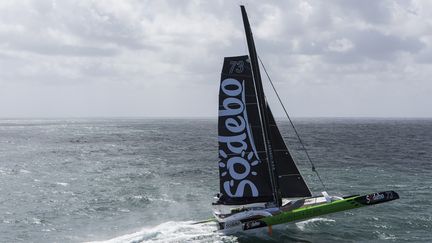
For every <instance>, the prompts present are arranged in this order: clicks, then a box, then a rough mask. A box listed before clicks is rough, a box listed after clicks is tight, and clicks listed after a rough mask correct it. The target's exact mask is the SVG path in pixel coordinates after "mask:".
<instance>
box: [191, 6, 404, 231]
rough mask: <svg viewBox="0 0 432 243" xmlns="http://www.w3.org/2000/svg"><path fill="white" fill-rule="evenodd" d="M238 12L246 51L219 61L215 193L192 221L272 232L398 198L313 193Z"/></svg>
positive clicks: (389, 193)
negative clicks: (208, 212)
mask: <svg viewBox="0 0 432 243" xmlns="http://www.w3.org/2000/svg"><path fill="white" fill-rule="evenodd" d="M241 12H242V17H243V24H244V28H245V33H246V40H247V45H248V50H249V55H244V56H234V57H225V60H224V64H223V68H222V75H221V84H220V93H219V118H218V119H219V120H218V140H219V159H220V161H219V175H220V193H218V195H217V196H216V202H215V203H213V207H214V218H212V219H209V220H206V221H201V222H197V223H203V222H208V221H216V222H217V224H218V227H219V230H220V231H222V232H224V233H233V232H238V231H247V230H251V229H256V228H261V227H268V230H269V233H270V234H271V232H272V228H271V226H272V225H278V224H284V223H289V222H293V221H299V220H305V219H308V218H313V217H317V216H321V215H325V214H330V213H335V212H341V211H345V210H350V209H355V208H360V207H365V206H370V205H375V204H379V203H384V202H388V201H392V200H395V199H398V198H399V195H398V194H397V193H396V192H394V191H383V192H377V193H372V194H367V195H363V196H359V195H354V196H347V197H338V196H330V195H328V193H327V192H325V191H323V192H322V193H321V194H322V195H320V196H312V193H311V191H310V190H309V187H308V186H307V184H306V182H305V181H304V179H303V177H302V175H301V174H300V171H299V170H298V168H297V166H296V164H295V162H294V159H293V157H292V156H291V153H290V152H289V150H288V148H287V146H286V145H285V142H284V140H283V138H282V135H281V134H280V132H279V129H278V126H277V124H276V122H275V119H274V116H273V114H272V112H271V110H270V107H269V105H268V103H267V100H266V97H265V95H264V89H263V85H262V80H261V74H260V67H259V63H258V56H257V53H256V50H255V44H254V41H253V37H252V31H251V28H250V24H249V20H248V17H247V14H246V10H245V8H244V6H241ZM264 71H265V69H264ZM266 73H267V72H266ZM269 81H270V82H271V79H270V78H269ZM272 86H273V84H272ZM275 91H276V90H275ZM276 94H277V93H276ZM278 98H279V96H278ZM284 110H285V108H284ZM287 117H288V119H289V121H290V122H291V119H290V118H289V116H288V114H287ZM291 124H292V122H291ZM292 126H293V128H294V131H295V133H296V135H297V137H298V138H299V141H300V143H301V145H302V146H303V148H304V145H303V143H302V141H301V139H300V137H299V136H298V133H297V130H296V129H295V127H294V125H293V124H292ZM304 149H305V148H304ZM305 152H306V155H307V157H308V159H309V161H310V163H311V165H312V170H313V171H314V172H315V173H316V174H317V176H318V178H319V180H320V181H321V182H322V180H321V178H320V177H319V174H318V172H317V171H316V169H315V166H314V165H313V162H312V160H310V157H309V155H308V154H307V151H306V150H305ZM323 187H324V184H323ZM324 188H325V187H324Z"/></svg>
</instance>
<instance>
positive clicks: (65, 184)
mask: <svg viewBox="0 0 432 243" xmlns="http://www.w3.org/2000/svg"><path fill="white" fill-rule="evenodd" d="M55 184H56V185H59V186H68V185H69V183H66V182H56V183H55Z"/></svg>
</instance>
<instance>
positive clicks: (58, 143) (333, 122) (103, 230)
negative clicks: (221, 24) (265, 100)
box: [0, 118, 432, 243]
mask: <svg viewBox="0 0 432 243" xmlns="http://www.w3.org/2000/svg"><path fill="white" fill-rule="evenodd" d="M278 124H279V127H280V130H281V132H282V134H283V136H284V138H285V141H286V143H287V144H288V147H289V148H290V150H291V153H292V154H293V156H294V157H295V159H296V162H297V164H298V167H299V168H300V170H301V172H302V174H303V175H304V177H305V180H306V181H307V183H308V185H309V187H310V188H311V190H312V191H313V192H314V194H320V193H321V191H323V190H324V187H323V186H322V185H321V184H320V183H319V180H318V179H317V177H316V175H315V174H314V173H313V172H312V170H311V166H310V164H309V162H308V160H307V158H306V156H305V153H304V150H302V147H301V145H300V143H299V141H298V139H297V138H296V137H295V135H294V133H293V130H292V128H291V127H290V124H289V123H288V122H287V121H286V120H279V121H278ZM294 124H295V125H296V127H297V130H298V132H299V134H300V136H301V138H302V139H303V142H304V144H305V146H306V148H307V150H308V152H309V154H310V156H311V159H312V161H313V162H314V164H315V166H316V168H317V170H318V172H319V173H320V176H321V177H322V179H323V182H324V184H325V189H326V190H327V192H328V193H329V194H331V195H341V196H342V195H352V194H367V193H373V192H379V191H385V190H394V191H396V192H398V193H399V195H400V199H399V200H395V201H391V202H388V203H384V204H379V205H374V206H371V207H365V208H360V209H355V210H351V211H346V212H340V213H335V214H330V215H326V216H321V217H318V218H314V219H309V220H306V221H301V222H295V223H289V224H285V225H281V226H278V227H275V228H274V229H273V234H272V235H271V236H270V235H268V234H267V231H266V230H265V229H264V230H263V231H257V232H254V233H253V234H239V235H223V234H220V233H218V232H216V226H215V224H214V223H208V224H193V222H195V221H198V220H205V219H208V218H209V217H211V213H212V207H211V203H212V202H213V200H214V199H213V196H214V195H215V194H216V193H217V192H218V190H219V179H218V147H217V146H218V144H217V121H216V119H174V118H164V119H147V118H146V119H144V118H143V119H138V118H136V119H135V118H121V119H120V118H98V119H96V118H92V119H84V118H82V119H1V120H0V242H136V243H137V242H432V203H431V200H432V192H431V191H432V119H383V118H380V119H374V118H367V119H366V118H362V119H359V118H302V119H300V118H299V119H294Z"/></svg>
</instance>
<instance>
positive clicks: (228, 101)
mask: <svg viewBox="0 0 432 243" xmlns="http://www.w3.org/2000/svg"><path fill="white" fill-rule="evenodd" d="M221 90H222V92H223V93H224V94H225V95H227V96H228V97H226V98H225V99H224V100H223V101H222V107H223V109H222V108H220V110H219V117H221V118H222V119H225V120H224V125H225V127H226V129H227V130H228V131H230V132H231V133H232V135H230V136H219V143H225V144H226V148H227V149H228V151H221V152H220V153H221V156H222V157H223V159H222V160H223V161H220V162H219V166H220V167H221V168H226V169H227V171H228V174H229V178H226V181H225V182H224V183H223V188H224V190H225V192H226V194H227V195H228V196H229V197H242V196H243V195H244V192H245V187H246V186H249V188H250V190H251V192H252V196H253V197H258V196H259V192H258V189H257V187H256V186H255V184H254V183H253V182H252V181H250V180H248V179H246V178H247V177H248V176H249V175H250V173H251V172H252V171H251V162H250V160H252V159H253V158H254V156H253V154H252V153H253V152H252V151H250V148H248V143H247V142H246V139H248V133H247V130H246V129H247V128H248V121H247V119H245V112H246V109H245V108H246V107H245V101H244V100H243V99H244V98H243V97H244V92H245V90H244V86H243V85H242V84H241V83H240V82H239V81H238V80H236V79H233V78H227V79H224V80H223V81H222V83H221ZM240 95H241V96H240ZM239 96H240V97H241V98H239ZM249 141H250V142H252V141H251V140H250V138H249ZM248 149H249V151H248ZM227 154H229V156H228V155H227ZM255 159H258V158H255ZM252 164H253V165H256V164H258V163H256V162H254V163H252ZM236 168H237V169H239V168H242V169H241V171H242V172H239V171H237V170H236ZM226 174H227V173H226V172H223V173H222V177H223V176H224V175H226ZM252 174H253V175H256V174H257V173H256V172H253V173H252ZM232 189H235V193H232V191H231V190H232Z"/></svg>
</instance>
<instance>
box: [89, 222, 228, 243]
mask: <svg viewBox="0 0 432 243" xmlns="http://www.w3.org/2000/svg"><path fill="white" fill-rule="evenodd" d="M192 223H193V222H192V221H181V222H176V221H169V222H165V223H162V224H160V225H157V226H154V227H148V228H143V229H142V230H140V231H138V232H135V233H132V234H127V235H123V236H119V237H116V238H113V239H110V240H106V241H94V242H89V243H139V242H234V241H236V238H235V237H234V236H225V235H222V234H219V233H216V232H215V230H216V225H215V224H214V223H208V224H195V225H193V224H192Z"/></svg>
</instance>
